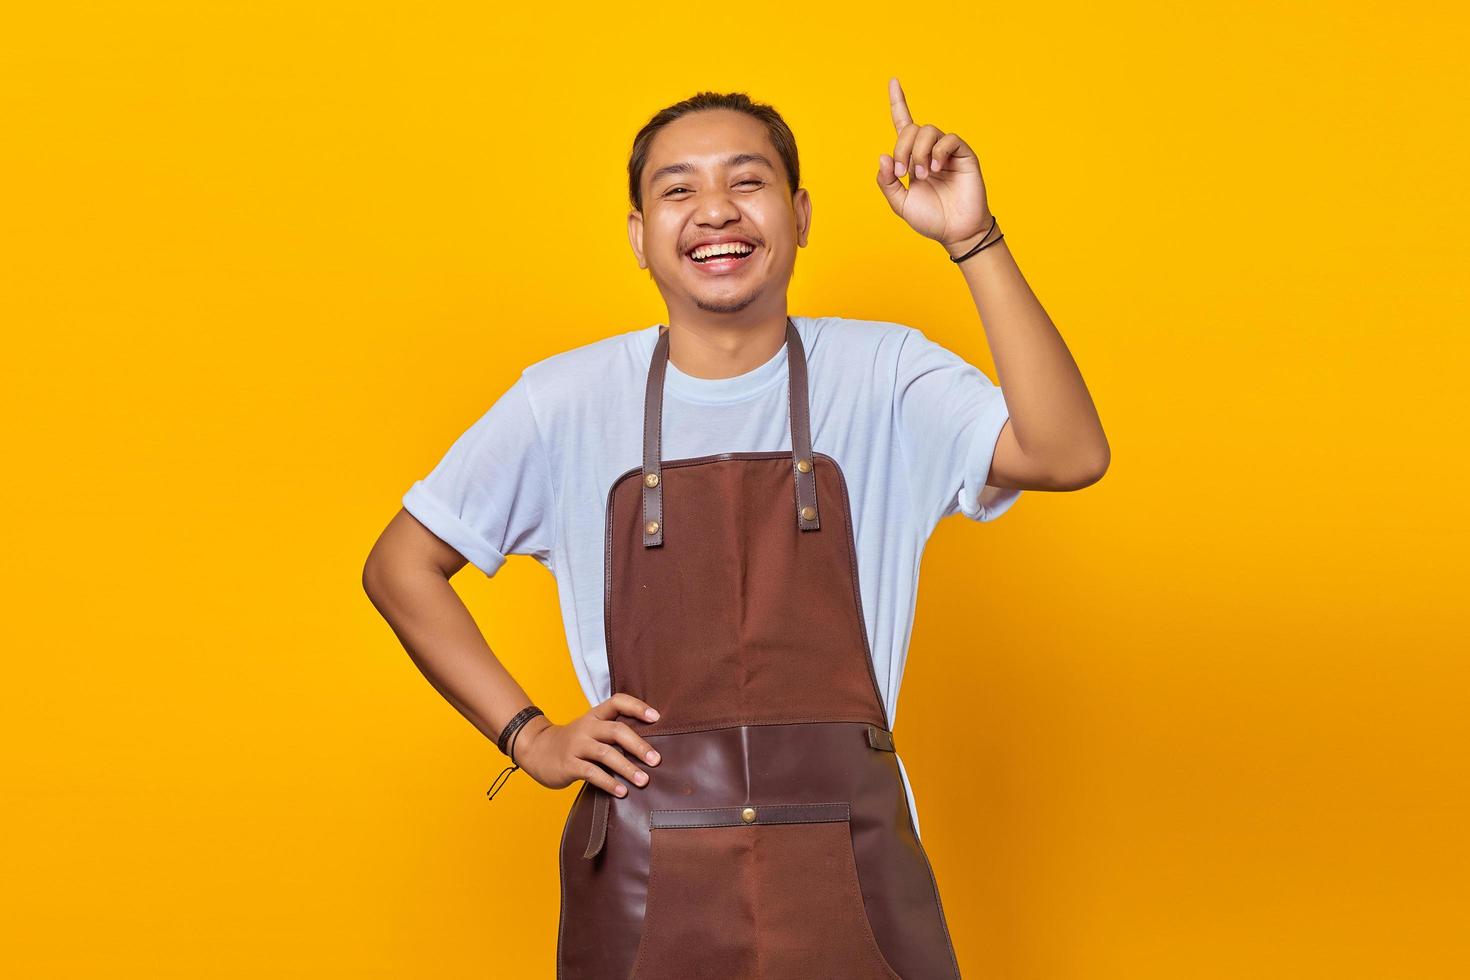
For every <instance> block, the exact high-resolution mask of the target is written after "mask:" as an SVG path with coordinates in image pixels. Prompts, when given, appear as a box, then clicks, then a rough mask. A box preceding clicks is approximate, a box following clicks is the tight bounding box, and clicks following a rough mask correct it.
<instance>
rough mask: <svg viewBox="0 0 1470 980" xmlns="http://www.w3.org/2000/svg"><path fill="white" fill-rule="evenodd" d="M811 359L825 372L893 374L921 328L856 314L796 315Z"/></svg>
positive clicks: (808, 358)
mask: <svg viewBox="0 0 1470 980" xmlns="http://www.w3.org/2000/svg"><path fill="white" fill-rule="evenodd" d="M792 319H793V321H794V322H795V323H796V326H797V330H798V332H799V333H800V334H801V342H802V346H803V348H804V349H805V350H806V355H807V360H808V361H810V362H812V363H813V364H814V365H820V366H821V368H822V369H823V370H825V371H828V372H830V373H834V374H840V375H843V376H848V375H851V374H857V375H859V376H865V377H874V376H877V377H883V376H884V375H889V376H891V375H892V374H893V372H894V370H895V368H896V366H897V364H898V358H899V354H900V353H901V351H902V350H903V348H904V346H905V344H912V343H913V342H914V340H913V339H912V338H915V337H919V338H922V337H923V334H921V333H920V332H919V331H918V330H916V329H915V328H913V327H910V326H906V325H904V324H902V323H894V322H892V321H890V320H864V319H859V318H856V317H842V316H814V317H793V318H792Z"/></svg>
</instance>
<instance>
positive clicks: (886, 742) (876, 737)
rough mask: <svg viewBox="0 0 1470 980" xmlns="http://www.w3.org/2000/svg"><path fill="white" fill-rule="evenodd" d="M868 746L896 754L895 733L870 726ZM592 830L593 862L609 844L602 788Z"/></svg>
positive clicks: (608, 800) (589, 854) (587, 854)
mask: <svg viewBox="0 0 1470 980" xmlns="http://www.w3.org/2000/svg"><path fill="white" fill-rule="evenodd" d="M868 745H869V746H870V747H871V748H874V749H876V750H878V751H880V752H894V751H895V750H894V748H893V733H892V732H890V731H888V730H887V729H884V728H879V727H878V726H877V725H869V726H868ZM592 792H593V794H594V795H593V797H592V830H591V832H590V833H589V834H588V835H587V848H586V850H584V851H583V852H582V857H584V858H587V859H588V860H591V859H592V858H595V857H597V855H598V854H600V853H602V846H603V845H604V844H606V843H607V815H608V810H609V808H610V807H611V805H612V795H611V794H610V793H608V792H607V791H606V790H604V789H602V788H601V787H593V790H592Z"/></svg>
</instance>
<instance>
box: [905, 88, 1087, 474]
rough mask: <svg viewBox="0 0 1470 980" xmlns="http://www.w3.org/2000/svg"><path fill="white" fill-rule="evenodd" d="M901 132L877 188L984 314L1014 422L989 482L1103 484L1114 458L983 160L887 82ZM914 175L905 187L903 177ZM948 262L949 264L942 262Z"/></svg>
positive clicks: (1000, 447) (1002, 438)
mask: <svg viewBox="0 0 1470 980" xmlns="http://www.w3.org/2000/svg"><path fill="white" fill-rule="evenodd" d="M888 85H889V90H888V95H889V108H890V111H891V115H892V118H893V126H894V130H895V131H896V133H897V138H896V142H895V144H894V148H893V154H892V155H891V156H890V155H889V154H886V153H885V154H882V155H880V156H879V158H878V186H879V187H880V188H881V189H882V191H883V194H884V196H885V197H886V198H887V200H888V203H889V205H890V206H891V207H892V208H893V211H894V213H896V214H897V215H899V217H901V218H903V219H904V221H906V222H907V223H908V224H909V226H910V227H912V228H913V229H914V230H915V231H917V232H919V234H921V235H923V236H925V237H926V238H932V239H934V240H935V241H937V242H939V243H940V244H941V245H943V246H944V249H945V251H946V252H947V253H948V254H949V256H950V257H951V258H959V257H961V256H964V255H965V254H966V253H968V252H971V250H972V249H974V248H975V247H976V246H977V245H979V246H982V247H981V248H980V250H979V251H978V252H975V253H974V254H972V255H970V256H969V257H968V258H965V259H964V260H963V261H961V262H959V263H958V266H959V269H960V273H961V275H962V276H964V279H965V283H966V285H967V286H969V288H970V295H971V296H972V297H973V298H974V301H975V308H976V310H977V311H978V313H979V315H980V320H981V324H982V327H983V329H984V331H985V334H986V339H987V341H988V342H989V344H990V350H991V354H992V355H993V357H994V358H995V371H996V374H997V375H998V376H999V377H998V379H997V380H998V384H999V385H1000V387H1001V389H1002V390H1003V391H1004V392H1005V401H1006V406H1007V408H1009V410H1010V418H1009V420H1007V422H1006V423H1005V425H1004V427H1003V428H1002V429H1001V432H1000V436H999V438H998V439H997V441H996V444H995V455H994V457H993V459H992V461H991V467H990V477H989V479H988V480H987V481H986V482H987V483H988V484H989V485H991V486H995V487H1012V488H1017V489H1022V490H1031V489H1035V490H1076V489H1080V488H1082V487H1085V486H1088V485H1089V484H1092V483H1095V482H1097V481H1098V480H1099V479H1101V478H1102V476H1103V474H1104V473H1105V472H1106V471H1107V468H1108V463H1109V461H1110V458H1111V452H1110V450H1109V448H1108V441H1107V437H1106V436H1105V435H1104V434H1103V429H1102V422H1101V420H1100V419H1099V418H1098V414H1097V408H1096V407H1095V406H1094V405H1093V403H1092V396H1091V394H1089V392H1088V390H1087V385H1086V384H1085V383H1084V382H1083V380H1082V372H1081V370H1080V369H1079V368H1078V366H1077V362H1076V361H1075V360H1073V358H1072V354H1071V352H1070V351H1069V350H1068V349H1067V345H1066V343H1065V342H1064V341H1063V340H1062V336H1061V334H1060V333H1059V332H1058V331H1057V329H1056V327H1055V325H1053V324H1052V322H1051V318H1050V317H1048V316H1047V314H1046V310H1044V309H1043V308H1042V306H1041V302H1040V301H1039V300H1038V299H1037V298H1036V294H1035V293H1033V292H1032V291H1031V287H1030V285H1028V284H1027V282H1026V279H1025V277H1024V276H1022V275H1021V270H1020V268H1019V267H1018V266H1017V265H1016V261H1015V258H1014V257H1013V256H1012V255H1011V251H1010V248H1009V247H1008V246H1007V245H1006V243H1005V241H1003V240H1002V239H1001V235H1002V233H1003V229H999V228H996V227H995V220H994V216H993V215H992V214H991V213H990V208H989V206H988V204H987V201H986V195H985V183H984V180H983V179H982V177H981V174H980V161H979V159H978V158H977V157H976V156H975V153H974V151H973V150H972V149H971V148H970V147H969V146H968V145H967V144H966V143H965V141H964V140H962V139H961V138H960V137H959V136H958V135H956V134H955V133H945V132H944V131H943V130H941V129H939V128H938V127H937V126H934V125H932V124H928V125H924V126H920V125H918V124H916V123H915V122H914V121H913V118H912V116H911V115H910V114H909V108H908V103H907V101H906V100H905V98H904V94H903V89H902V88H901V87H900V86H899V84H898V79H896V78H893V79H890V80H889V83H888ZM905 174H909V175H910V179H909V184H908V186H907V187H905V186H904V184H903V182H902V181H900V180H899V179H898V178H900V177H902V176H904V175H905ZM946 261H947V260H946Z"/></svg>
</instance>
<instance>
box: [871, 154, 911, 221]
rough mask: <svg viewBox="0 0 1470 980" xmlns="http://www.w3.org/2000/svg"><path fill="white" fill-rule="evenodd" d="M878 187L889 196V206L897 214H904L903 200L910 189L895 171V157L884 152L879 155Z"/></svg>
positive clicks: (885, 195) (884, 194)
mask: <svg viewBox="0 0 1470 980" xmlns="http://www.w3.org/2000/svg"><path fill="white" fill-rule="evenodd" d="M878 187H879V189H880V190H882V191H883V196H884V197H886V198H888V206H889V207H891V208H892V209H893V213H894V214H897V215H902V214H903V201H904V198H906V197H908V194H909V189H908V188H907V187H905V186H903V181H901V180H899V179H898V176H897V175H896V174H895V173H894V172H893V157H891V156H889V155H888V154H886V153H884V154H881V155H880V156H879V157H878Z"/></svg>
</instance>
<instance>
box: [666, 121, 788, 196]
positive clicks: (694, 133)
mask: <svg viewBox="0 0 1470 980" xmlns="http://www.w3.org/2000/svg"><path fill="white" fill-rule="evenodd" d="M738 153H758V154H760V155H761V156H763V157H765V158H766V159H767V160H770V161H771V166H772V167H775V168H776V169H777V171H778V172H779V171H780V168H781V159H780V156H779V154H777V152H776V147H775V144H773V143H772V142H771V137H770V134H769V133H767V132H766V127H765V124H764V123H762V122H761V121H760V120H759V119H756V118H754V117H753V116H750V115H747V114H746V113H744V112H736V111H735V110H733V109H704V110H701V111H699V112H691V113H689V115H687V116H681V117H680V118H678V119H675V120H674V121H673V122H671V123H669V124H668V125H666V126H664V127H663V128H662V129H660V130H659V131H658V133H657V134H656V135H655V136H654V138H653V142H652V143H651V144H649V147H648V162H647V163H646V164H645V165H644V168H643V172H644V174H645V175H646V177H645V179H646V180H647V181H648V182H649V183H650V184H651V183H652V182H653V181H654V180H656V179H658V171H659V170H660V169H662V168H664V167H668V166H674V165H678V164H683V163H687V164H692V165H693V166H694V167H695V168H696V169H703V168H705V167H714V166H718V165H719V164H720V163H721V162H722V161H723V160H724V159H725V158H726V157H729V156H733V155H735V154H738Z"/></svg>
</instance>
